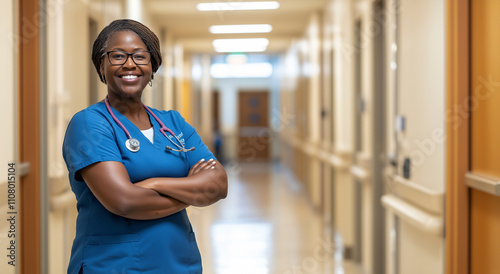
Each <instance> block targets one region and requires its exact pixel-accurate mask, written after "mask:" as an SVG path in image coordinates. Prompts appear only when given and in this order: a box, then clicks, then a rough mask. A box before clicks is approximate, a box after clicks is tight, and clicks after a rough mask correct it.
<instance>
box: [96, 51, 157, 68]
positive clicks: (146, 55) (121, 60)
mask: <svg viewBox="0 0 500 274" xmlns="http://www.w3.org/2000/svg"><path fill="white" fill-rule="evenodd" d="M104 55H108V60H109V62H110V63H111V64H112V65H120V66H121V65H123V64H125V63H126V62H127V60H128V58H129V57H130V56H132V61H134V63H135V64H136V65H147V64H149V62H151V52H149V51H136V52H133V53H126V52H123V51H108V52H105V53H104V54H103V55H102V56H104Z"/></svg>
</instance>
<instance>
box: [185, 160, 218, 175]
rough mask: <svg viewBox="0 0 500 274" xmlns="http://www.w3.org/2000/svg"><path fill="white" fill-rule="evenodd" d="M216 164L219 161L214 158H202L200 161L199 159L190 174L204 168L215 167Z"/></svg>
mask: <svg viewBox="0 0 500 274" xmlns="http://www.w3.org/2000/svg"><path fill="white" fill-rule="evenodd" d="M216 164H217V161H216V160H214V159H210V160H208V161H205V159H201V160H200V161H198V162H197V163H196V164H194V165H193V166H192V167H191V169H190V170H189V174H188V175H193V174H196V173H198V172H200V171H202V170H206V169H210V168H212V169H214V168H215V165H216Z"/></svg>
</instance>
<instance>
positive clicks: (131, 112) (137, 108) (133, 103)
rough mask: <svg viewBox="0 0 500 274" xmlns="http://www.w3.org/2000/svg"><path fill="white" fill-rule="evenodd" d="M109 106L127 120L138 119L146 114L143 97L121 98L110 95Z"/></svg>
mask: <svg viewBox="0 0 500 274" xmlns="http://www.w3.org/2000/svg"><path fill="white" fill-rule="evenodd" d="M108 102H109V104H110V105H111V106H112V107H113V108H114V109H116V110H117V111H118V112H120V113H121V114H123V115H124V116H125V117H127V118H132V117H138V116H140V115H141V114H143V113H144V112H145V109H144V106H143V104H142V101H141V97H140V96H139V97H133V98H120V97H117V96H115V95H113V94H108Z"/></svg>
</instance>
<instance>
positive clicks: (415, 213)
mask: <svg viewBox="0 0 500 274" xmlns="http://www.w3.org/2000/svg"><path fill="white" fill-rule="evenodd" d="M381 201H382V205H383V206H384V207H385V208H387V209H390V210H391V211H392V212H393V213H394V214H395V215H396V216H398V217H399V218H401V219H402V220H403V221H406V222H408V223H409V224H411V225H413V226H414V227H416V228H418V229H420V230H422V231H425V232H428V233H429V234H433V235H438V236H443V233H444V225H443V216H437V215H434V214H431V213H428V212H426V211H424V210H422V209H420V208H418V207H416V206H414V205H412V204H410V203H408V202H406V201H404V200H402V199H400V198H398V197H396V196H394V195H391V194H386V195H384V196H382V198H381Z"/></svg>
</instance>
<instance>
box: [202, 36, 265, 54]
mask: <svg viewBox="0 0 500 274" xmlns="http://www.w3.org/2000/svg"><path fill="white" fill-rule="evenodd" d="M212 45H213V46H214V49H215V51H216V52H262V51H265V50H266V49H267V46H268V45H269V40H268V39H266V38H243V39H215V40H214V41H213V42H212Z"/></svg>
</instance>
